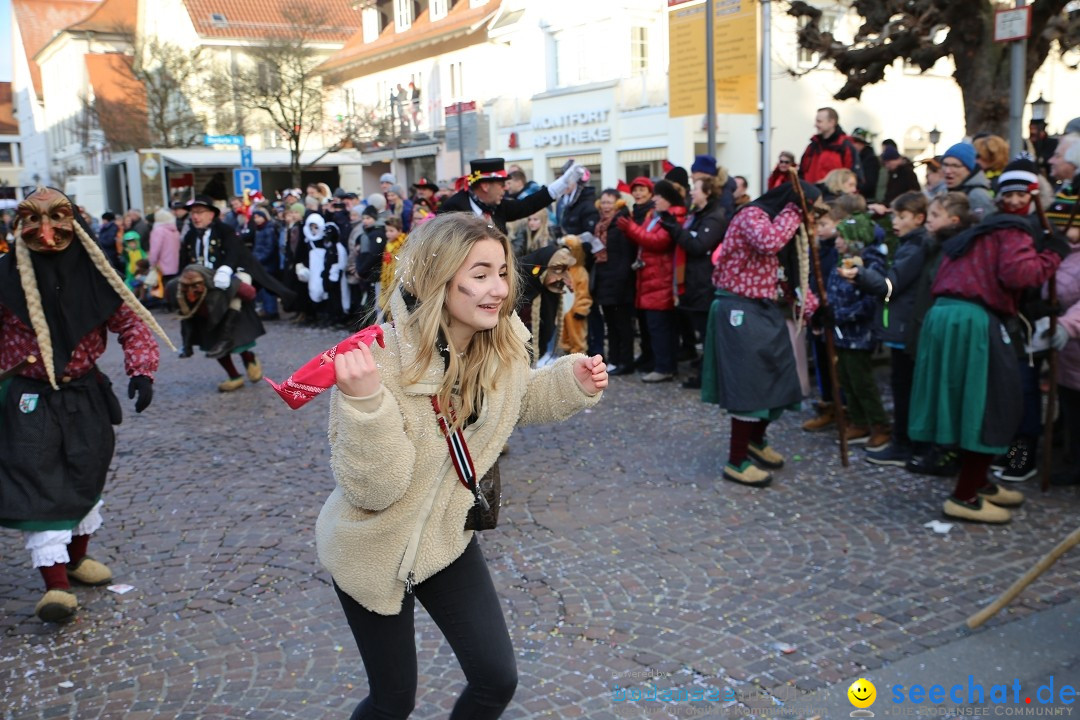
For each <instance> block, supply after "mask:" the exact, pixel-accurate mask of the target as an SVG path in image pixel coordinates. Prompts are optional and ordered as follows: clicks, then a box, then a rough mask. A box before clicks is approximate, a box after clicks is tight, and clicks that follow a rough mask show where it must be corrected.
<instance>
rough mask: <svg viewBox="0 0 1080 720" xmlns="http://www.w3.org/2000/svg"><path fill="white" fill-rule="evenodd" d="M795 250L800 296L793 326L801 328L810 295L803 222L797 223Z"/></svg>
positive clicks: (806, 245)
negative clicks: (797, 262)
mask: <svg viewBox="0 0 1080 720" xmlns="http://www.w3.org/2000/svg"><path fill="white" fill-rule="evenodd" d="M795 252H797V253H798V254H799V293H800V295H801V296H802V302H800V303H799V317H798V318H796V320H795V327H796V329H798V330H801V329H802V326H803V325H804V324H805V322H806V299H807V298H808V297H810V236H809V235H808V234H807V232H806V224H805V223H799V230H798V232H796V233H795ZM815 252H816V248H815Z"/></svg>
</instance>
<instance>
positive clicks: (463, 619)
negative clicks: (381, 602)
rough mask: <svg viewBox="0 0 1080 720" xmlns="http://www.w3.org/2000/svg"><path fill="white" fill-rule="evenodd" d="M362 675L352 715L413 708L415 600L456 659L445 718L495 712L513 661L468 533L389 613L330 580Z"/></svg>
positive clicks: (388, 715)
mask: <svg viewBox="0 0 1080 720" xmlns="http://www.w3.org/2000/svg"><path fill="white" fill-rule="evenodd" d="M334 590H336V591H337V594H338V598H339V599H340V600H341V606H342V607H343V608H344V609H345V617H346V618H347V619H348V621H349V627H350V628H351V629H352V633H353V637H354V638H356V647H357V648H359V650H360V657H361V659H363V661H364V669H365V670H366V671H367V676H368V687H369V691H368V696H367V697H366V698H365V699H364V700H363V701H362V702H361V703H360V704H359V705H357V706H356V710H354V711H353V714H352V720H400V719H402V718H407V717H408V716H409V714H410V713H411V712H412V711H413V707H415V705H416V682H417V681H416V673H417V669H416V639H415V633H414V630H413V608H414V606H415V598H419V600H420V603H421V604H422V605H423V606H424V609H425V610H427V611H428V614H429V615H431V619H432V620H434V621H435V624H436V625H438V626H439V629H440V630H442V633H443V635H444V636H445V637H446V641H447V642H448V643H450V647H451V648H452V649H453V651H454V655H456V656H457V659H458V662H459V663H460V664H461V669H462V670H463V671H464V673H465V679H466V681H467V684H466V685H465V689H464V690H463V691H462V692H461V696H460V697H458V700H457V702H456V703H455V704H454V711H453V712H452V713H451V714H450V720H488V719H489V718H490V719H494V718H497V717H499V716H500V715H502V713H503V710H505V709H506V706H507V705H509V704H510V699H511V698H513V696H514V690H515V689H516V688H517V664H516V661H515V659H514V648H513V646H512V645H511V644H510V633H509V632H508V631H507V629H506V620H505V619H504V618H503V613H502V607H501V605H500V604H499V597H498V595H496V593H495V585H494V584H493V583H492V582H491V575H490V574H489V573H488V569H487V563H485V562H484V555H483V553H482V552H480V545H479V544H478V543H477V541H476V538H475V537H474V538H473V539H472V541H471V542H470V543H469V546H468V547H467V548H465V552H464V553H462V555H461V557H459V558H458V559H457V560H455V561H454V562H452V563H451V564H450V565H449V566H448V567H446V568H444V569H442V570H440V571H439V572H437V573H435V574H434V575H432V576H431V577H430V578H428V579H427V580H425V581H424V582H422V583H420V584H419V585H417V586H416V588H415V590H414V591H415V594H414V595H406V596H405V601H404V603H403V604H402V606H401V612H399V613H398V614H397V615H379V614H378V613H374V612H371V611H370V610H368V609H366V608H365V607H363V606H362V605H360V603H358V602H356V601H355V600H353V599H352V598H351V597H349V596H348V595H346V594H345V593H344V592H342V590H341V589H340V588H339V587H338V586H337V583H334Z"/></svg>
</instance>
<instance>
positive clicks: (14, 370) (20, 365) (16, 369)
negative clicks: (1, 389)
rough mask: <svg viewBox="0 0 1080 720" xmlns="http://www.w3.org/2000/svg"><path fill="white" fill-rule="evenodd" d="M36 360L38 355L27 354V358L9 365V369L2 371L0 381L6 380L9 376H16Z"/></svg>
mask: <svg viewBox="0 0 1080 720" xmlns="http://www.w3.org/2000/svg"><path fill="white" fill-rule="evenodd" d="M36 362H37V358H36V357H34V356H33V355H27V356H26V359H25V360H20V361H19V362H17V363H15V364H14V365H12V366H11V367H9V368H8V369H7V370H4V371H3V372H0V382H4V381H5V380H7V379H8V378H12V377H15V376H16V375H18V374H19V373H20V372H22V371H23V370H24V369H26V368H28V367H30V366H31V365H33V364H34V363H36Z"/></svg>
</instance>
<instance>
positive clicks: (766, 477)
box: [724, 460, 772, 487]
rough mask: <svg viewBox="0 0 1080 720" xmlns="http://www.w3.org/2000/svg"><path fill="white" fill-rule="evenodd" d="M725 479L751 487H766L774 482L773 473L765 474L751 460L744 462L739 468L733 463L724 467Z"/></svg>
mask: <svg viewBox="0 0 1080 720" xmlns="http://www.w3.org/2000/svg"><path fill="white" fill-rule="evenodd" d="M724 479H725V480H730V481H731V482H736V483H739V484H740V485H748V486H750V487H765V486H766V485H768V484H769V483H771V482H772V473H767V472H765V471H764V470H762V469H761V468H759V467H757V466H756V465H754V463H752V462H750V461H749V460H743V461H742V464H741V465H738V466H736V465H732V464H731V463H728V464H726V465H724Z"/></svg>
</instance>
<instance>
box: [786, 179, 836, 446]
mask: <svg viewBox="0 0 1080 720" xmlns="http://www.w3.org/2000/svg"><path fill="white" fill-rule="evenodd" d="M788 172H790V173H791V184H792V186H793V187H794V188H795V194H796V195H797V196H798V198H799V205H800V207H801V208H802V217H803V225H804V226H805V227H806V235H807V237H809V238H810V260H811V264H812V265H813V266H814V278H815V279H816V280H817V286H818V299H819V301H820V302H819V303H818V309H819V310H828V307H829V298H828V294H827V293H826V292H825V278H824V276H823V275H822V272H821V254H820V253H819V252H818V247H819V245H818V239H817V233H815V232H814V224H813V222H811V220H810V207H809V206H808V205H807V204H806V194H805V193H804V192H803V188H802V183H801V182H799V173H798V171H797V170H795V169H794V168H791V169H790V170H789V171H788ZM803 302H806V298H803ZM825 325H826V327H825V332H824V333H823V334H824V335H825V354H826V355H827V356H828V357H827V358H826V361H827V362H828V364H829V380H830V382H831V384H832V401H833V413H834V417H835V418H836V430H837V432H839V433H840V464H841V465H843V466H844V467H847V466H848V442H847V423H845V422H844V403H843V402H842V401H841V399H840V378H839V376H838V375H837V373H836V341H835V340H834V339H833V332H834V328H832V327H828V326H827V325H828V323H825Z"/></svg>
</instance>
